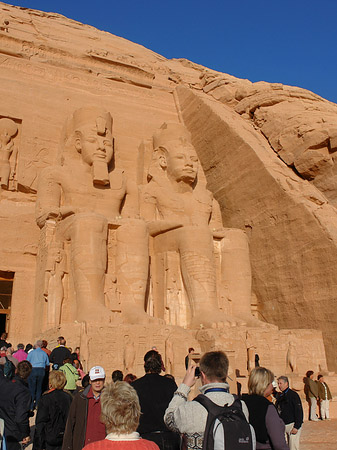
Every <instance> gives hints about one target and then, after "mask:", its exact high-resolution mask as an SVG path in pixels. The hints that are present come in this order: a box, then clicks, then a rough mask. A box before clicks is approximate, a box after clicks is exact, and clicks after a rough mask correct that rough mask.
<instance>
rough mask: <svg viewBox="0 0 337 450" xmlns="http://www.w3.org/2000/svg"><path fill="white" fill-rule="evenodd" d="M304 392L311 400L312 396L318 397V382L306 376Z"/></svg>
mask: <svg viewBox="0 0 337 450" xmlns="http://www.w3.org/2000/svg"><path fill="white" fill-rule="evenodd" d="M304 393H305V396H306V399H307V400H309V399H310V398H317V397H318V386H317V382H316V381H314V380H312V379H311V378H308V377H306V378H304Z"/></svg>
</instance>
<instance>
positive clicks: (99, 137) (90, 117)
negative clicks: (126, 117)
mask: <svg viewBox="0 0 337 450" xmlns="http://www.w3.org/2000/svg"><path fill="white" fill-rule="evenodd" d="M66 135H67V138H69V137H70V135H74V145H75V148H76V150H77V152H78V153H80V154H81V157H82V161H83V162H84V163H85V164H87V165H89V166H91V167H92V174H93V182H94V184H109V176H108V164H109V163H110V161H111V159H112V156H113V138H112V117H111V115H110V113H108V112H106V111H105V110H104V109H102V108H97V107H85V108H80V109H78V110H76V111H75V112H74V113H73V115H72V117H71V119H70V120H69V121H68V123H67V130H66Z"/></svg>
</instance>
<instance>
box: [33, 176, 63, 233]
mask: <svg viewBox="0 0 337 450" xmlns="http://www.w3.org/2000/svg"><path fill="white" fill-rule="evenodd" d="M60 203H61V185H60V183H59V182H57V181H56V180H55V174H54V173H52V172H51V171H50V169H49V168H48V169H47V170H44V171H42V172H41V174H40V177H39V180H38V186H37V201H36V222H37V224H38V225H39V227H40V228H42V227H43V226H44V224H45V222H46V220H48V219H57V218H59V217H60V215H61V211H60Z"/></svg>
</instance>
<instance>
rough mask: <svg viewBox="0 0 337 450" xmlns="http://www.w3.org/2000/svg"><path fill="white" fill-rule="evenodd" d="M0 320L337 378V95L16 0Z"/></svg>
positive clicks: (97, 348) (3, 8)
mask: <svg viewBox="0 0 337 450" xmlns="http://www.w3.org/2000/svg"><path fill="white" fill-rule="evenodd" d="M0 20H1V23H6V26H2V25H1V24H0V38H1V39H0V80H1V82H0V95H1V106H0V179H1V192H0V232H1V237H2V238H1V247H0V289H1V292H0V300H1V303H0V313H1V314H0V318H1V321H0V326H1V331H4V330H6V331H8V333H9V340H10V342H12V343H13V344H15V345H16V344H17V343H19V342H24V343H27V342H28V341H31V342H32V341H33V340H34V339H36V338H44V339H47V340H48V341H49V346H50V347H53V345H54V344H55V343H56V338H57V336H58V335H64V336H65V337H66V339H67V344H68V345H69V346H71V347H72V348H74V347H76V346H78V345H79V346H80V347H81V355H82V359H83V362H84V364H85V368H88V367H89V366H92V365H94V364H98V363H101V364H103V365H104V366H105V368H106V370H107V371H108V372H109V371H111V370H114V369H117V368H118V369H123V370H127V371H128V372H133V373H135V374H137V375H138V376H140V375H141V374H142V373H143V359H142V358H143V355H144V353H145V352H146V351H147V350H149V349H150V348H151V347H152V346H156V347H157V348H158V350H159V351H160V353H161V354H162V355H163V357H164V359H165V364H166V367H167V371H168V372H172V373H173V374H174V375H175V376H176V377H177V378H178V379H179V378H181V377H182V376H183V373H184V356H185V355H186V353H187V348H188V347H194V348H195V350H196V351H197V352H204V351H208V350H211V349H219V348H221V349H223V350H225V351H226V352H227V353H228V355H229V358H230V364H231V368H230V376H231V379H232V380H233V381H232V383H233V387H235V382H236V381H239V382H240V383H241V384H242V385H243V386H245V383H246V381H247V373H248V369H249V366H250V365H251V363H252V358H255V354H258V355H259V358H260V364H261V365H263V366H266V367H268V368H270V369H271V370H273V371H274V372H275V373H276V374H277V375H281V374H285V373H286V374H290V376H291V377H292V383H293V386H294V387H297V388H298V389H301V386H302V377H303V375H304V374H305V372H306V371H307V370H309V369H312V370H314V371H315V372H317V373H318V372H322V373H324V374H326V376H327V377H329V375H330V378H329V379H328V383H329V384H330V386H332V388H333V389H334V390H335V393H336V391H337V382H336V381H334V380H335V378H334V377H333V371H334V370H336V368H337V358H336V356H337V350H336V345H335V342H336V338H337V316H336V314H335V311H336V306H337V296H336V286H337V270H336V267H337V209H336V206H337V179H336V169H335V168H334V166H335V161H336V156H335V155H336V154H337V125H336V124H337V105H335V104H333V103H331V102H329V101H327V100H325V99H323V98H321V97H319V96H318V95H315V94H313V93H312V92H309V91H307V90H305V89H301V88H297V87H291V86H284V85H282V84H270V83H265V82H257V83H251V82H250V81H248V80H241V79H238V78H235V77H233V76H230V75H227V74H223V73H219V72H216V71H213V70H210V69H207V68H205V67H202V66H200V65H197V64H194V63H192V62H190V61H187V60H184V59H179V60H167V59H166V58H164V57H162V56H160V55H158V54H156V53H154V52H152V51H150V50H148V49H146V48H144V47H142V46H140V45H137V44H134V43H132V42H129V41H127V40H125V39H122V38H120V37H117V36H113V35H111V34H109V33H106V32H103V31H100V30H97V29H95V28H93V27H90V26H88V25H83V24H81V23H78V22H76V21H73V20H70V19H67V18H65V17H63V16H60V15H58V14H52V13H43V12H39V11H34V10H29V9H23V8H19V7H13V6H10V5H6V4H4V3H0Z"/></svg>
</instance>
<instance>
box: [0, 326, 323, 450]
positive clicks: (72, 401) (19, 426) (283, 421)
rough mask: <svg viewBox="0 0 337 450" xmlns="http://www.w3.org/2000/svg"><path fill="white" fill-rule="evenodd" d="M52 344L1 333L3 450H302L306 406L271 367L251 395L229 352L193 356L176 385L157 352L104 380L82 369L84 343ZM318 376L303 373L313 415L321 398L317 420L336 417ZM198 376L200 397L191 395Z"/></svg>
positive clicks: (255, 378)
mask: <svg viewBox="0 0 337 450" xmlns="http://www.w3.org/2000/svg"><path fill="white" fill-rule="evenodd" d="M47 346H48V343H47V342H46V341H45V340H38V341H37V342H36V343H35V345H34V347H33V346H32V345H27V346H26V347H25V346H24V345H23V344H18V346H17V350H16V351H14V349H13V348H12V346H11V344H9V343H7V341H6V335H5V334H3V335H2V336H1V340H0V351H1V354H0V444H1V449H0V450H2V449H5V450H21V449H22V448H23V447H24V446H26V445H27V444H29V443H30V442H31V439H32V444H33V450H61V449H62V450H81V449H82V448H85V450H115V449H117V448H118V449H120V450H158V447H159V449H160V450H179V449H180V448H183V449H186V450H198V449H200V450H201V449H202V448H204V449H207V450H208V449H213V448H217V449H218V448H226V449H227V450H230V449H232V448H235V449H238V448H241V445H242V448H245V449H247V450H253V449H255V448H256V449H258V450H267V449H274V450H286V449H289V448H290V450H298V449H299V442H300V435H301V428H302V424H303V410H302V403H301V400H300V397H299V395H298V394H297V392H295V391H294V390H292V389H291V388H290V387H289V380H288V378H287V377H286V376H284V375H282V376H279V377H278V379H277V383H276V381H275V377H274V374H273V373H272V372H271V371H270V370H268V369H266V368H264V367H255V368H254V369H253V370H251V372H250V375H249V379H248V393H247V394H244V395H242V396H240V397H238V396H235V395H232V394H231V393H230V392H229V385H228V384H227V381H226V380H227V377H228V358H227V356H226V354H225V353H223V352H221V351H215V352H208V353H205V354H204V355H203V356H202V358H201V359H200V364H199V365H198V367H197V365H196V364H195V363H194V362H193V359H191V358H188V359H186V367H187V371H186V374H185V377H184V379H183V381H182V383H181V384H180V386H179V387H178V386H177V385H176V383H175V380H174V377H173V376H172V375H168V374H167V375H165V376H161V375H160V373H161V372H162V370H163V369H164V366H163V361H162V358H161V355H160V354H159V353H158V351H157V350H156V349H152V350H150V351H148V352H147V353H146V354H145V356H144V370H145V375H144V376H142V377H141V378H137V377H136V376H135V375H133V374H127V375H126V376H125V377H124V376H123V373H122V371H120V370H115V371H114V372H113V373H112V375H111V382H110V383H107V380H106V373H105V370H104V368H103V367H101V366H95V367H92V368H91V369H90V371H89V372H88V373H87V374H86V373H85V372H84V371H83V367H82V364H81V360H80V348H79V347H77V348H76V349H75V351H74V352H72V349H70V348H68V347H67V346H66V341H65V339H64V337H63V336H60V337H59V338H58V345H57V347H56V348H54V349H53V351H50V350H49V349H48V348H47ZM192 350H193V349H190V351H189V353H190V354H191V352H192ZM313 375H314V373H313V371H308V372H307V374H306V378H305V393H306V396H307V400H308V402H309V405H310V414H309V418H310V420H313V421H317V420H318V418H317V415H316V407H317V402H318V403H319V405H320V418H321V419H322V420H325V419H329V400H330V399H331V393H330V390H329V387H328V385H327V384H326V382H325V380H324V377H323V376H322V375H318V377H317V381H315V380H314V379H313ZM198 378H200V382H201V388H200V392H201V394H200V395H198V396H197V397H196V398H195V399H194V400H193V401H189V400H188V397H189V394H190V392H191V390H192V389H193V386H194V385H195V383H196V380H197V379H198ZM276 387H278V390H277V388H276ZM35 412H36V416H35V429H34V433H32V434H33V436H32V438H31V430H30V426H29V418H30V417H33V416H34V415H35ZM217 419H219V420H217Z"/></svg>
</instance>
